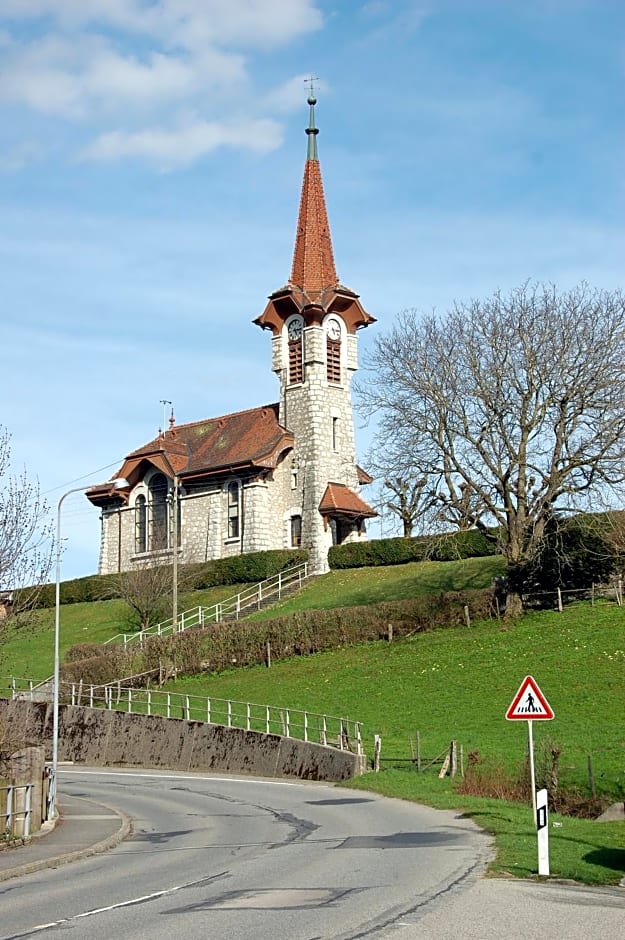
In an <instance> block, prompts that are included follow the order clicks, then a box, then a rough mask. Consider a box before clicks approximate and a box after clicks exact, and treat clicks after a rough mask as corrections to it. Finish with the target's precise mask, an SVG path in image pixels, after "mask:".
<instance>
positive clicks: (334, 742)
mask: <svg viewBox="0 0 625 940" xmlns="http://www.w3.org/2000/svg"><path fill="white" fill-rule="evenodd" d="M20 684H21V686H22V689H18V688H17V687H18V685H20ZM36 686H37V683H36V681H35V680H32V679H21V680H18V679H14V678H10V679H8V680H7V679H2V678H0V696H1V695H2V692H3V690H7V691H9V690H11V691H12V694H11V697H12V698H18V697H19V698H23V699H30V698H31V697H32V698H33V699H36V695H37V690H36ZM59 699H60V701H61V702H63V703H65V704H69V705H80V706H83V707H85V708H105V709H108V710H111V711H124V712H127V713H128V714H132V715H161V716H162V717H165V718H183V719H186V720H187V721H200V722H203V723H205V724H214V725H225V726H226V727H229V728H243V729H244V730H246V731H258V732H261V733H264V734H277V735H281V736H282V737H286V738H297V739H299V740H303V741H310V742H312V743H317V744H322V745H324V746H325V747H334V748H338V749H339V750H341V751H344V750H348V751H352V752H355V753H356V754H363V745H362V723H361V722H359V721H354V720H353V719H351V718H340V717H338V716H336V715H327V714H319V713H316V712H308V711H302V710H301V709H297V708H286V707H284V706H281V705H260V704H258V703H256V702H239V701H236V700H234V699H220V698H205V697H204V696H200V695H187V694H186V693H182V692H166V691H164V690H162V689H150V688H147V689H146V688H133V687H131V686H128V685H124V684H123V682H122V681H119V682H111V683H108V684H106V685H87V684H85V683H83V682H65V681H61V683H60V686H59Z"/></svg>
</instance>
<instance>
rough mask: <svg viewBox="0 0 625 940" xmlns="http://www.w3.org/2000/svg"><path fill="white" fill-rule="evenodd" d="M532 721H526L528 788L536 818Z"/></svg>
mask: <svg viewBox="0 0 625 940" xmlns="http://www.w3.org/2000/svg"><path fill="white" fill-rule="evenodd" d="M532 725H533V722H532V721H528V723H527V735H528V739H529V743H528V747H529V757H530V788H531V791H532V814H533V818H534V821H535V820H536V772H535V770H534V732H533V730H532Z"/></svg>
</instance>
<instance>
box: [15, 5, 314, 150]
mask: <svg viewBox="0 0 625 940" xmlns="http://www.w3.org/2000/svg"><path fill="white" fill-rule="evenodd" d="M315 4H316V0H288V2H285V0H236V2H235V3H233V2H232V0H160V2H154V0H1V2H0V45H2V46H3V56H2V61H1V63H0V102H2V101H5V102H7V103H10V104H12V105H14V106H17V107H18V108H22V109H23V110H24V111H25V112H31V113H34V114H35V115H43V116H44V117H47V118H50V117H52V118H56V119H60V120H65V121H67V120H70V121H80V122H82V123H83V124H84V126H85V127H86V128H91V127H94V128H97V130H95V131H93V132H91V131H89V132H90V133H93V134H94V139H93V140H92V142H91V143H87V144H86V146H84V147H83V150H82V156H83V157H91V158H93V159H98V160H103V159H106V160H110V159H119V158H121V157H122V156H144V157H148V158H150V159H156V160H157V162H158V163H159V165H162V166H164V167H167V168H172V167H177V166H186V165H188V164H189V163H190V162H192V161H193V160H194V159H198V158H199V157H201V156H203V155H204V154H206V153H209V152H211V151H212V150H215V149H216V148H217V147H221V146H232V147H244V148H251V149H256V150H261V151H263V150H268V149H272V148H273V147H275V146H277V145H278V143H279V139H280V135H279V130H278V128H277V125H275V124H274V123H273V122H271V121H269V120H264V121H263V120H261V121H260V122H258V123H255V124H254V130H255V132H256V140H255V141H254V140H253V136H254V133H253V132H252V130H251V129H250V127H249V125H248V127H247V128H243V117H241V119H240V120H241V125H242V126H241V130H239V129H238V127H237V125H236V124H233V123H231V122H224V120H223V115H224V113H225V111H226V110H227V111H228V112H229V113H230V114H232V113H233V112H236V113H241V114H243V112H244V110H245V109H246V108H249V107H251V105H250V103H249V102H248V103H247V104H245V103H244V102H243V96H244V95H245V94H246V93H247V92H248V91H249V87H250V80H249V68H250V65H249V63H248V61H247V58H246V54H245V53H246V51H247V50H253V49H261V50H266V49H267V48H269V47H275V46H278V45H284V44H286V43H288V42H289V41H291V40H293V39H295V38H297V37H298V36H300V35H302V34H305V33H307V32H310V31H311V30H315V29H318V28H319V27H320V26H321V25H322V17H321V13H320V11H319V9H318V8H317V6H316V5H315ZM16 24H17V25H19V26H20V27H22V28H21V30H20V34H19V35H20V38H19V40H18V38H17V35H18V34H17V32H16V31H15V27H16ZM5 26H6V29H4V27H5ZM11 30H14V35H13V36H12V35H11ZM302 81H303V80H302ZM303 90H304V89H303V85H300V92H303ZM259 97H262V96H259V95H256V96H255V99H254V100H255V103H256V107H257V103H258V100H259ZM294 100H295V82H293V83H289V84H288V85H286V86H282V87H280V88H279V89H278V90H277V91H276V92H275V93H270V94H269V95H268V96H266V97H265V101H266V106H268V107H272V108H273V110H274V111H277V112H280V111H282V112H284V111H288V110H290V109H291V107H292V102H293V101H294ZM298 100H299V101H301V96H298ZM250 101H251V97H250ZM189 113H195V114H197V115H198V118H197V119H195V120H194V121H191V122H190V121H189V120H188V119H186V121H185V115H188V114H189ZM170 128H176V129H174V130H171V129H170ZM250 141H252V142H251V143H250Z"/></svg>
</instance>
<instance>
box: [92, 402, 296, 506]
mask: <svg viewBox="0 0 625 940" xmlns="http://www.w3.org/2000/svg"><path fill="white" fill-rule="evenodd" d="M278 413H279V412H278V405H277V404H272V405H265V406H263V407H261V408H250V409H249V410H248V411H237V412H236V413H234V414H229V415H222V416H221V417H218V418H207V419H205V420H204V421H195V422H193V423H191V424H179V425H174V426H173V427H171V428H170V429H169V430H167V431H166V432H165V433H164V434H160V435H159V436H158V437H155V438H154V440H152V441H149V442H148V443H147V444H144V445H143V446H142V447H139V448H137V450H133V451H132V453H130V454H128V456H127V457H126V460H125V461H124V464H123V466H122V467H121V469H120V471H119V473H118V474H117V476H120V477H124V478H125V479H127V480H128V482H129V483H130V484H131V486H133V485H135V484H136V483H137V482H138V480H139V479H140V478H141V476H142V475H143V472H144V470H143V469H142V467H143V465H144V464H145V463H146V462H147V463H149V464H151V465H152V466H154V467H157V468H158V469H159V470H162V472H163V473H165V474H166V475H168V476H173V475H174V474H177V475H178V476H180V477H181V479H182V481H185V480H191V479H193V478H201V477H206V476H214V475H217V474H223V473H228V472H239V471H241V470H244V469H251V470H254V469H259V470H262V469H269V470H270V469H273V468H274V467H275V466H276V464H277V462H278V458H279V457H280V455H281V454H283V453H284V452H285V451H286V450H290V449H291V448H292V447H293V443H294V438H293V435H292V433H291V432H290V431H287V430H286V428H283V427H282V425H281V424H279V422H278ZM110 495H112V490H111V487H110V485H109V484H102V485H100V486H97V487H92V488H91V489H90V490H88V492H87V496H88V497H89V499H90V500H91V501H92V502H98V501H100V500H102V499H104V498H108V497H109V496H110ZM117 495H122V494H121V493H120V494H117Z"/></svg>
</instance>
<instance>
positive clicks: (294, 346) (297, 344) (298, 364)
mask: <svg viewBox="0 0 625 940" xmlns="http://www.w3.org/2000/svg"><path fill="white" fill-rule="evenodd" d="M303 381H304V362H303V356H302V340H301V337H300V339H298V340H289V384H290V385H297V384H298V383H300V382H303Z"/></svg>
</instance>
